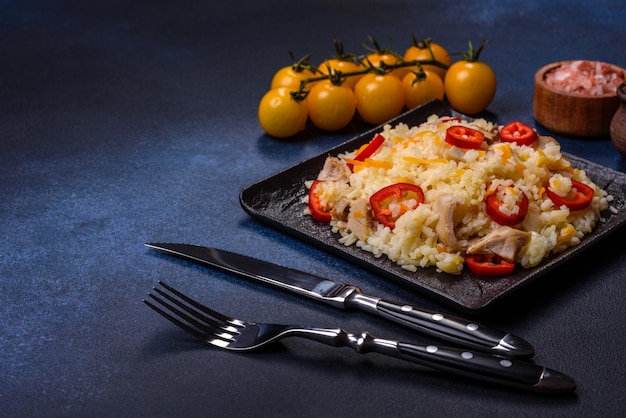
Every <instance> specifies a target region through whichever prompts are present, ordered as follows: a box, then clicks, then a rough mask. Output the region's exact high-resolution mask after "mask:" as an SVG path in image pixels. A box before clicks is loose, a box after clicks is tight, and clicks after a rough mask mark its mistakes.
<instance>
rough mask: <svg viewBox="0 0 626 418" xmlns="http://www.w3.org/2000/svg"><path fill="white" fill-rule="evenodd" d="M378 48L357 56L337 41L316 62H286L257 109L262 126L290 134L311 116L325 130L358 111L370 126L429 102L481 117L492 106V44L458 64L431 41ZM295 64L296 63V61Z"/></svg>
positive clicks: (273, 132)
mask: <svg viewBox="0 0 626 418" xmlns="http://www.w3.org/2000/svg"><path fill="white" fill-rule="evenodd" d="M369 42H370V44H371V46H373V48H371V51H370V52H368V53H367V54H366V55H364V56H361V57H357V56H356V55H354V54H346V53H344V51H343V45H342V44H341V43H339V42H337V41H334V44H335V49H336V55H335V56H334V57H333V58H329V59H327V60H325V61H323V62H322V63H321V64H319V65H317V66H315V65H313V64H311V63H310V61H309V59H310V56H305V57H304V58H302V59H300V60H299V61H297V62H294V63H293V64H292V65H289V66H285V67H282V68H281V69H279V70H278V71H277V72H276V73H275V75H274V76H273V78H272V82H271V87H270V90H269V91H267V92H266V93H265V95H264V96H263V97H262V98H261V101H260V103H259V108H258V118H259V123H260V125H261V127H262V128H263V130H264V131H265V132H266V133H267V134H269V135H271V136H273V137H276V138H287V137H290V136H293V135H295V134H297V133H298V132H300V131H302V130H304V129H305V127H306V124H307V121H309V120H310V121H311V123H312V124H313V125H315V126H316V127H317V128H319V129H322V130H324V131H337V130H340V129H342V128H344V127H346V126H347V125H348V124H349V123H350V122H351V121H352V119H353V118H354V117H355V115H356V114H357V113H358V115H359V116H360V117H361V119H362V120H363V121H365V122H367V123H370V124H372V125H378V124H381V123H384V122H386V121H388V120H390V119H392V118H394V117H396V116H398V115H399V114H400V113H402V111H403V110H404V109H412V108H415V107H417V106H419V105H421V104H424V103H426V102H428V101H430V100H433V99H438V100H443V99H444V97H445V98H446V99H447V100H448V102H449V103H450V105H451V106H452V108H454V109H455V110H457V111H459V112H461V113H465V114H468V115H473V114H477V113H479V112H481V111H483V110H484V109H486V108H487V106H488V105H489V104H490V103H491V101H492V99H493V97H494V95H495V91H496V77H495V74H494V72H493V70H492V69H491V68H490V67H489V65H487V64H486V63H484V62H480V61H478V58H479V55H480V52H481V51H482V49H483V47H484V45H485V43H486V42H483V43H481V44H480V46H479V47H478V48H477V49H474V48H473V46H472V44H471V42H470V43H469V50H468V51H467V52H466V53H465V55H464V56H463V58H462V59H461V60H459V61H457V62H455V63H452V59H451V58H450V54H449V53H448V51H447V50H446V49H445V48H444V47H442V46H441V45H439V44H437V43H435V42H432V41H431V40H430V39H425V40H422V41H417V40H416V39H415V37H413V43H412V45H411V46H410V47H409V48H408V49H407V50H406V51H405V53H404V54H402V55H400V54H398V53H395V52H393V51H392V50H391V49H389V48H385V49H383V48H381V47H380V46H379V45H378V43H377V42H376V40H375V39H374V38H372V37H370V38H369ZM294 61H295V60H294Z"/></svg>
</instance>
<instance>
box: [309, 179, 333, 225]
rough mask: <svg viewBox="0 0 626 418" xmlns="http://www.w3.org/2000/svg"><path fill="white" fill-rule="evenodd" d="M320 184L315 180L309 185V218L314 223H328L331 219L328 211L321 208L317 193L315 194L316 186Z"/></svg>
mask: <svg viewBox="0 0 626 418" xmlns="http://www.w3.org/2000/svg"><path fill="white" fill-rule="evenodd" d="M320 183H321V181H320V180H315V181H313V183H312V184H311V187H310V188H309V211H310V212H311V216H312V217H313V219H315V220H316V221H320V222H330V221H331V220H332V219H333V216H332V214H331V211H330V210H326V209H324V208H323V207H322V202H321V201H320V198H319V193H318V192H317V190H316V189H317V186H319V185H320Z"/></svg>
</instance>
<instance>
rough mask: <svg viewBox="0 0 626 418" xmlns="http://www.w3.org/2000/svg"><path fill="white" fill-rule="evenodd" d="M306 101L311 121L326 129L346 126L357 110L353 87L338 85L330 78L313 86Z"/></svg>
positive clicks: (334, 129) (335, 129)
mask: <svg viewBox="0 0 626 418" xmlns="http://www.w3.org/2000/svg"><path fill="white" fill-rule="evenodd" d="M306 103H307V108H308V110H309V118H310V119H311V122H313V124H314V125H315V126H317V127H318V128H320V129H323V130H325V131H337V130H339V129H341V128H344V127H345V126H346V125H348V123H350V121H351V120H352V118H353V117H354V114H355V112H356V98H355V97H354V92H353V91H352V89H351V88H350V87H348V86H345V85H343V84H342V85H340V86H336V85H334V84H333V83H331V82H330V81H329V80H322V81H320V82H319V83H317V84H316V85H315V86H313V87H312V88H311V91H310V92H309V94H308V95H307V98H306Z"/></svg>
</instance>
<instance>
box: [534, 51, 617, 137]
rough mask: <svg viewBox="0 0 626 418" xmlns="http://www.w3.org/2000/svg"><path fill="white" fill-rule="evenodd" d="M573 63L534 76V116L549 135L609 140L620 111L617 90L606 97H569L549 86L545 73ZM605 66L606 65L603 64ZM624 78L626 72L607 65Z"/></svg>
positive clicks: (544, 70)
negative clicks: (550, 132) (615, 115)
mask: <svg viewBox="0 0 626 418" xmlns="http://www.w3.org/2000/svg"><path fill="white" fill-rule="evenodd" d="M571 62H572V61H560V62H555V63H552V64H548V65H546V66H545V67H543V68H541V69H540V70H539V71H537V73H536V74H535V90H534V97H533V113H534V115H535V119H536V120H537V122H539V123H540V124H541V125H543V126H544V127H546V128H547V129H549V130H550V131H552V132H554V133H556V134H560V135H566V136H574V137H581V138H594V137H607V136H609V130H610V126H611V119H612V118H613V115H614V114H615V112H616V111H617V108H618V107H619V100H618V98H617V95H616V92H615V90H614V91H613V92H611V93H607V94H603V95H584V94H577V93H568V92H565V91H561V90H557V89H556V88H554V87H552V86H550V85H549V84H548V83H547V82H546V80H545V76H546V73H547V72H549V71H550V70H552V69H554V68H556V67H559V66H561V65H563V64H569V63H571ZM603 64H604V63H603ZM606 65H608V66H609V67H611V68H612V69H614V70H615V71H616V72H618V73H621V75H622V78H623V77H624V76H625V75H626V71H625V70H624V69H623V68H621V67H617V66H615V65H612V64H606Z"/></svg>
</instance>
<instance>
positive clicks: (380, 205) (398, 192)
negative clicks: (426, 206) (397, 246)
mask: <svg viewBox="0 0 626 418" xmlns="http://www.w3.org/2000/svg"><path fill="white" fill-rule="evenodd" d="M409 200H415V201H416V202H417V205H416V206H415V207H417V206H418V205H419V204H420V203H422V202H423V201H424V192H423V191H422V188H421V187H419V186H416V185H415V184H409V183H396V184H392V185H390V186H387V187H383V188H382V189H380V190H378V191H377V192H376V193H374V194H373V195H372V196H371V197H370V206H371V208H372V212H374V217H375V218H376V219H377V220H378V222H380V223H381V224H383V225H385V226H388V227H389V228H391V229H393V228H395V227H396V220H397V219H398V218H399V217H400V215H402V214H404V213H405V212H407V211H408V210H410V209H415V207H409V206H406V203H408V201H409ZM394 204H397V205H400V208H399V211H398V213H399V214H397V215H395V216H394V214H393V212H394V211H393V210H392V209H390V208H389V206H390V205H394Z"/></svg>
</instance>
